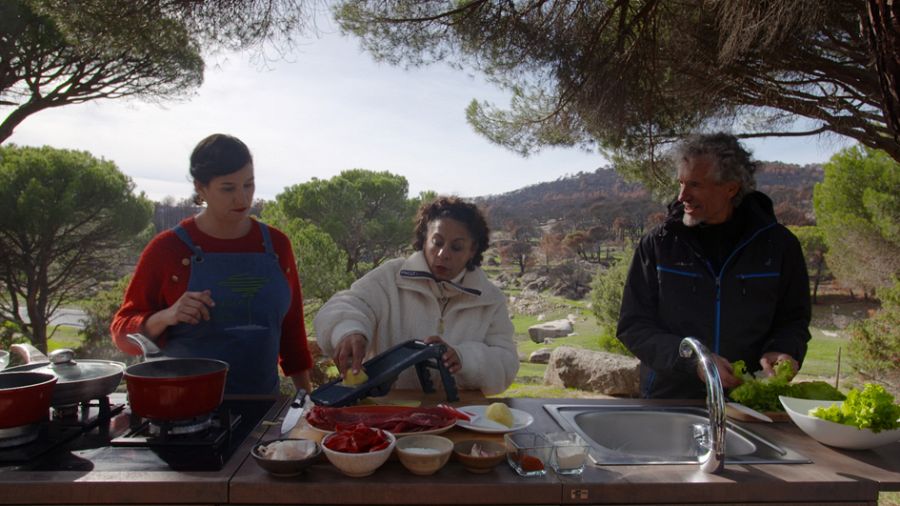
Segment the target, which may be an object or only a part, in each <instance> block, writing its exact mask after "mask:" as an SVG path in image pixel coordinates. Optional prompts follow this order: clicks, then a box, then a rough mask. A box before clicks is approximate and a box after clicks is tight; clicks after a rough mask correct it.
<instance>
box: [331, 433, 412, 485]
mask: <svg viewBox="0 0 900 506" xmlns="http://www.w3.org/2000/svg"><path fill="white" fill-rule="evenodd" d="M384 433H385V435H387V438H388V440H389V441H390V442H391V444H389V445H388V447H387V448H384V449H381V450H378V451H374V452H368V453H344V452H336V451H334V450H332V449H331V448H328V446H327V445H328V440H329V439H331V438H332V437H334V436H335V435H336V434H338V433H337V432H334V433H331V434H329V435H328V436H326V437H325V439H323V440H322V450H324V451H325V457H326V458H327V459H328V462H331V464H332V465H333V466H334V467H336V468H338V469H339V470H340V471H341V472H342V473H344V474H346V475H347V476H350V477H353V478H362V477H363V476H369V475H370V474H372V473H374V472H375V470H376V469H378V468H379V467H381V465H382V464H384V463H385V462H387V459H388V457H390V456H391V452H393V451H394V446H396V445H397V438H396V437H395V436H394V435H393V434H391V433H390V432H387V431H385V432H384Z"/></svg>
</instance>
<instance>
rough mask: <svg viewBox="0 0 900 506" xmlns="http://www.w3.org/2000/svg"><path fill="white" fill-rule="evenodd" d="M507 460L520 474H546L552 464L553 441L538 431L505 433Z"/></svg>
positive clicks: (529, 475) (528, 475)
mask: <svg viewBox="0 0 900 506" xmlns="http://www.w3.org/2000/svg"><path fill="white" fill-rule="evenodd" d="M503 440H504V441H505V442H506V462H508V463H509V466H510V467H512V468H513V470H515V471H516V472H517V473H519V475H520V476H527V477H532V476H544V475H545V474H547V466H548V465H549V464H550V452H551V450H552V449H553V443H551V442H550V440H548V439H547V438H546V437H544V436H543V435H542V434H538V433H536V432H512V433H508V434H505V435H504V436H503Z"/></svg>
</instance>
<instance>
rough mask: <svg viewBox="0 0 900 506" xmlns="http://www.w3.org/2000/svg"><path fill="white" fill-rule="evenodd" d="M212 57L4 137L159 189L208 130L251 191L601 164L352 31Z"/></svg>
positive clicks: (496, 185) (758, 144)
mask: <svg viewBox="0 0 900 506" xmlns="http://www.w3.org/2000/svg"><path fill="white" fill-rule="evenodd" d="M207 63H208V67H207V72H206V77H205V82H204V84H203V86H202V87H201V88H200V89H199V90H198V91H197V93H196V94H195V95H194V96H193V97H191V98H190V99H189V100H186V101H183V102H177V103H171V102H170V103H166V104H164V105H157V104H148V103H143V102H139V101H133V100H107V101H94V102H89V103H86V104H80V105H69V106H65V107H61V108H57V109H52V110H47V111H42V112H40V113H37V114H35V115H33V116H31V117H30V118H28V119H26V120H25V122H23V123H22V124H21V125H20V126H19V127H18V128H17V129H16V131H15V133H14V134H13V136H12V137H11V138H10V139H8V140H7V142H14V143H17V144H20V145H45V144H47V145H51V146H54V147H57V148H68V149H80V150H87V151H89V152H91V153H92V154H94V155H95V156H97V157H102V158H105V159H107V160H112V161H113V162H115V163H116V164H117V166H118V167H119V169H120V170H122V171H123V172H124V173H125V174H127V175H129V176H130V177H131V178H132V179H133V180H134V181H135V183H136V185H137V188H138V189H139V190H142V191H144V192H146V193H147V195H148V196H149V197H151V198H153V199H156V200H159V199H162V198H163V197H164V196H166V195H171V196H174V197H176V198H182V197H187V196H189V195H190V194H191V185H190V182H189V180H188V176H187V159H188V156H189V154H190V151H191V149H192V148H193V147H194V145H195V144H196V143H197V141H199V140H200V139H202V138H203V137H205V136H206V135H208V134H210V133H213V132H225V133H230V134H233V135H236V136H238V137H240V138H242V139H243V140H244V141H245V142H246V143H247V144H248V146H249V147H250V149H251V151H252V152H253V154H254V158H255V166H256V179H257V196H258V197H261V198H267V199H270V198H273V197H274V196H275V195H276V194H278V193H280V192H281V191H282V190H283V189H284V187H286V186H289V185H294V184H298V183H302V182H306V181H309V180H310V179H311V178H313V177H317V178H320V179H327V178H330V177H332V176H334V175H337V174H338V173H340V172H341V171H342V170H346V169H351V168H363V169H368V170H378V171H383V170H386V171H390V172H391V173H394V174H400V175H403V176H405V177H406V178H407V180H408V181H409V184H410V192H411V194H413V195H414V194H417V193H418V192H420V191H424V190H434V191H437V192H438V193H442V194H456V195H460V196H464V197H472V196H481V195H488V194H497V193H503V192H507V191H512V190H515V189H518V188H521V187H523V186H527V185H530V184H535V183H539V182H542V181H551V180H554V179H557V178H559V177H561V176H565V175H569V174H575V173H577V172H580V171H593V170H595V169H596V168H598V167H601V166H606V165H607V162H606V160H605V159H604V158H602V157H601V156H600V155H598V154H597V153H585V152H583V151H580V150H577V149H548V150H545V151H543V152H541V153H539V154H536V155H533V156H531V157H528V158H522V157H520V156H518V155H516V154H514V153H512V152H510V151H507V150H505V149H503V148H501V147H499V146H495V145H493V144H491V143H490V142H488V141H487V140H486V139H484V138H483V137H481V136H479V135H478V134H476V133H475V132H474V131H473V130H472V128H471V127H470V126H469V125H468V124H467V123H466V120H465V112H464V111H465V107H466V105H468V103H469V101H471V100H472V99H473V98H477V99H479V100H489V101H492V102H494V103H496V104H499V105H506V104H507V102H508V99H507V96H506V95H505V94H504V93H503V92H501V91H500V90H498V89H497V88H495V87H494V86H492V85H490V84H488V83H486V82H485V81H484V80H483V79H481V78H479V77H477V76H472V75H470V74H468V73H466V72H462V71H458V70H453V69H449V68H446V67H444V66H432V67H428V68H424V69H412V70H404V69H401V68H397V67H391V66H389V65H386V64H378V63H376V62H374V61H373V60H372V58H371V57H370V56H369V55H367V54H365V53H363V52H362V50H361V49H360V47H359V44H358V42H357V41H356V40H354V39H351V38H347V37H343V36H340V35H339V34H337V33H335V32H333V31H328V30H327V29H323V31H322V33H320V34H319V36H318V37H317V38H312V37H311V38H308V39H306V40H304V41H302V42H301V44H300V45H298V46H297V47H296V48H295V50H294V51H293V53H292V54H290V55H288V56H287V58H286V59H285V60H284V61H274V62H269V63H268V64H266V65H265V66H263V65H259V64H258V63H255V62H253V61H251V58H249V57H247V56H246V55H240V54H231V55H224V56H219V57H217V58H215V59H211V60H208V61H207ZM846 145H849V143H848V142H847V141H842V140H841V139H839V138H834V137H831V138H797V139H781V140H773V139H768V140H757V141H753V142H748V146H749V147H750V148H751V149H753V151H754V154H755V156H756V158H758V159H761V160H780V161H784V162H790V163H800V164H805V163H814V162H824V161H827V159H828V158H829V157H830V156H831V155H832V154H833V153H834V152H835V151H837V150H838V149H840V148H841V147H843V146H846Z"/></svg>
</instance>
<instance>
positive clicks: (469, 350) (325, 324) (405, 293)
mask: <svg viewBox="0 0 900 506" xmlns="http://www.w3.org/2000/svg"><path fill="white" fill-rule="evenodd" d="M458 284H459V285H460V286H462V287H464V288H466V289H468V290H462V289H460V288H457V287H456V286H454V283H449V282H436V281H435V280H434V279H433V278H432V277H431V275H430V270H429V268H428V264H427V263H426V261H425V257H424V255H423V254H422V252H416V253H414V254H413V255H411V256H410V257H408V258H406V259H402V258H398V259H395V260H391V261H388V262H386V263H384V264H382V265H380V266H379V267H377V268H376V269H374V270H372V271H371V272H369V273H368V274H366V275H365V276H363V277H362V278H360V279H359V280H357V281H356V282H355V283H353V285H352V286H351V287H350V289H349V290H344V291H341V292H338V293H337V294H335V295H334V296H333V297H332V298H331V299H330V300H329V301H328V302H327V303H325V305H324V306H322V308H321V309H320V310H319V313H318V315H316V318H315V321H314V322H313V325H314V327H315V331H316V339H317V341H318V344H319V346H320V347H321V348H322V349H323V350H324V351H325V353H327V354H329V355H333V354H334V349H335V347H336V346H337V344H338V343H339V342H340V340H341V339H342V338H343V337H345V336H347V335H349V334H353V333H360V334H362V335H364V336H366V338H367V339H368V340H369V342H368V345H367V349H366V359H368V358H371V357H373V356H375V355H377V354H379V353H381V352H383V351H385V350H387V349H388V348H390V347H391V346H394V345H397V344H400V343H402V342H405V341H408V340H410V339H420V340H422V339H425V338H426V337H428V336H441V337H442V338H443V339H444V341H445V342H446V343H447V344H448V345H449V346H451V347H453V349H455V350H456V353H457V354H458V355H459V358H460V362H461V364H462V368H461V369H460V370H459V371H458V372H457V373H456V374H455V375H454V379H455V380H456V384H457V387H458V388H460V389H480V390H481V391H482V392H483V393H484V394H486V395H491V394H498V393H500V392H503V391H504V390H506V389H507V388H508V387H509V385H510V384H511V383H512V382H513V380H514V379H515V377H516V373H517V372H518V371H519V358H518V353H517V352H516V344H515V342H514V341H513V337H512V336H513V325H512V322H510V320H509V313H508V311H507V309H506V296H505V295H504V294H503V292H501V291H500V289H499V288H497V287H496V286H494V284H493V283H491V282H490V280H488V278H487V276H486V275H485V274H484V272H483V271H482V270H481V269H480V268H475V270H473V271H465V272H464V273H463V275H462V278H461V279H460V280H459V281H458ZM442 306H443V308H442ZM442 318H443V332H441V327H442V325H441V319H442ZM429 370H430V371H431V373H432V383H433V384H434V385H435V387H437V388H438V389H440V388H441V385H442V384H441V380H440V376H439V375H438V373H437V371H436V370H433V369H429ZM393 388H401V389H419V388H420V385H419V381H418V378H417V377H416V374H415V368H413V367H411V368H409V369H407V370H406V371H404V372H403V373H402V374H401V375H400V377H399V379H398V380H397V382H396V383H395V384H394V387H393Z"/></svg>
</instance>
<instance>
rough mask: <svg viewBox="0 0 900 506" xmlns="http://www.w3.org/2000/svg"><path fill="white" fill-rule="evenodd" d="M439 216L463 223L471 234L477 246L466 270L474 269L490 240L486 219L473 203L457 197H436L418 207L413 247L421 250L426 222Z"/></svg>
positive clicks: (479, 263) (423, 244) (425, 234)
mask: <svg viewBox="0 0 900 506" xmlns="http://www.w3.org/2000/svg"><path fill="white" fill-rule="evenodd" d="M441 218H452V219H454V220H456V221H458V222H460V223H462V224H463V225H465V226H466V229H468V231H469V235H471V236H472V240H473V241H475V243H476V245H477V247H476V249H475V255H474V256H473V257H472V259H471V260H469V262H468V263H467V264H466V269H467V270H470V271H471V270H474V269H475V267H476V266H478V265H481V261H482V260H483V259H484V257H483V256H482V253H484V251H485V250H486V249H488V245H489V242H490V233H491V231H490V230H489V229H488V225H487V221H486V220H485V219H484V215H483V214H481V211H480V210H479V209H478V207H477V206H476V205H475V204H470V203H468V202H465V201H463V200H462V199H461V198H459V197H438V198H437V199H435V200H434V201H432V202H426V203H424V204H422V205H421V206H420V207H419V211H418V213H417V214H416V229H415V233H416V237H415V242H413V249H415V250H416V251H422V248H424V247H425V238H426V236H427V235H428V224H429V223H431V222H432V221H434V220H438V219H441Z"/></svg>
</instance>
